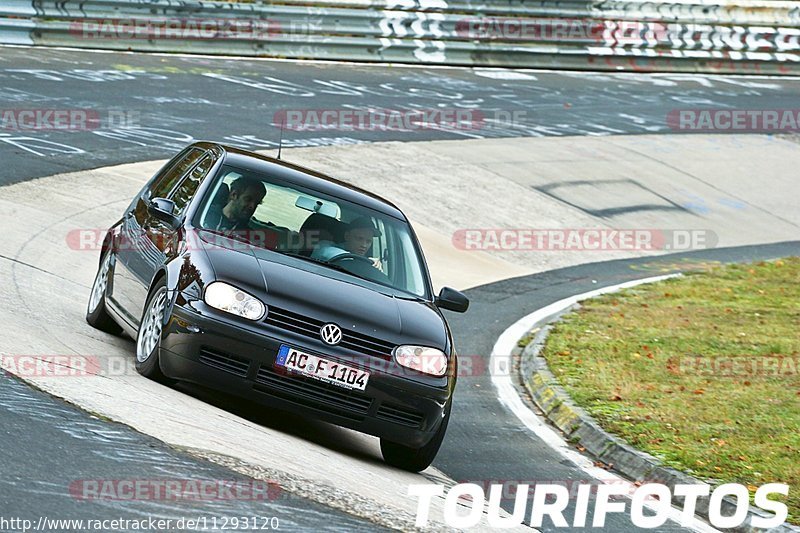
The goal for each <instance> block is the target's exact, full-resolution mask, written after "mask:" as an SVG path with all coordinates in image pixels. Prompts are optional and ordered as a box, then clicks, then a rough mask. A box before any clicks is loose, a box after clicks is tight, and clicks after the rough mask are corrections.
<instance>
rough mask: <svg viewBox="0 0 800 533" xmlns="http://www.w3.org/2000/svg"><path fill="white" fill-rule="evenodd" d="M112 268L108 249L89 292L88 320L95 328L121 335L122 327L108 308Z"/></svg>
mask: <svg viewBox="0 0 800 533" xmlns="http://www.w3.org/2000/svg"><path fill="white" fill-rule="evenodd" d="M110 269H111V251H110V250H108V251H106V254H105V256H103V258H102V259H101V261H100V266H99V267H98V268H97V275H96V276H95V277H94V283H93V284H92V292H91V294H89V303H88V305H87V306H86V322H88V323H89V325H90V326H92V327H93V328H96V329H99V330H100V331H105V332H106V333H111V334H112V335H119V334H120V333H121V332H122V328H121V327H120V326H119V324H117V323H116V322H114V319H113V318H111V315H109V314H108V310H106V290H107V289H108V276H109V271H110Z"/></svg>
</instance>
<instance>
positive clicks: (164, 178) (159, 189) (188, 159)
mask: <svg viewBox="0 0 800 533" xmlns="http://www.w3.org/2000/svg"><path fill="white" fill-rule="evenodd" d="M202 155H203V151H202V150H200V149H199V148H193V149H191V150H189V152H187V153H186V155H185V156H184V157H183V158H182V159H179V160H178V161H176V162H175V164H173V165H172V166H171V167H170V168H169V169H167V171H166V172H164V174H162V175H161V176H159V177H158V179H156V181H155V183H153V186H152V187H151V188H150V190H149V191H148V193H149V194H148V195H147V198H148V199H150V198H166V197H167V195H169V193H170V191H172V188H173V187H175V185H176V184H177V183H178V181H179V180H180V179H181V178H182V177H183V175H184V174H186V171H188V170H189V169H190V168H192V165H194V164H195V163H197V160H198V159H200V156H202Z"/></svg>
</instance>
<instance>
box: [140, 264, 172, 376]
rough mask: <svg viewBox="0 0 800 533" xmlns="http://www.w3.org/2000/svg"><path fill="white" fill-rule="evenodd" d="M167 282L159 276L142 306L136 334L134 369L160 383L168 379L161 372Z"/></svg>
mask: <svg viewBox="0 0 800 533" xmlns="http://www.w3.org/2000/svg"><path fill="white" fill-rule="evenodd" d="M167 295H168V292H167V283H166V281H165V279H164V278H161V279H160V280H159V281H158V282H157V283H156V284H155V286H154V287H153V290H152V291H150V296H149V297H148V298H147V303H146V304H145V306H144V313H143V314H142V320H141V321H140V322H139V333H138V335H137V336H136V371H137V372H139V373H140V374H141V375H143V376H144V377H146V378H150V379H152V380H154V381H159V382H161V383H165V382H168V381H169V380H168V379H167V378H166V376H164V374H163V373H162V372H161V365H160V364H159V358H160V354H161V333H162V331H163V329H164V323H165V321H166V320H165V315H166V310H167V304H168V303H169V302H168V298H167Z"/></svg>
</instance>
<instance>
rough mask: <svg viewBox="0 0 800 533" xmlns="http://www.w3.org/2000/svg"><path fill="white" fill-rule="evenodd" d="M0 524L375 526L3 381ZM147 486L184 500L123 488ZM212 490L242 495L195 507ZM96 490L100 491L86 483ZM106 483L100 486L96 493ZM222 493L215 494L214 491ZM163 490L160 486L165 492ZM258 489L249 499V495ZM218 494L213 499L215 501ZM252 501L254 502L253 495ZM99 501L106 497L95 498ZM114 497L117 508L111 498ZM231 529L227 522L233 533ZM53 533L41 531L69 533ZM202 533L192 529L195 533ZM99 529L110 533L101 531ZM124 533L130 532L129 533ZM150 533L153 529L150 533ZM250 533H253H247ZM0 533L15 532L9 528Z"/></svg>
mask: <svg viewBox="0 0 800 533" xmlns="http://www.w3.org/2000/svg"><path fill="white" fill-rule="evenodd" d="M0 449H2V450H3V453H2V454H0V473H2V475H0V517H2V518H4V519H6V520H10V519H12V518H19V519H28V520H32V521H33V524H37V523H38V521H39V519H40V517H45V518H47V519H52V520H70V519H75V520H80V519H83V520H102V519H109V520H110V519H128V520H142V519H147V518H151V517H152V518H156V519H170V520H172V524H173V525H172V527H171V528H169V529H167V530H169V531H178V530H180V529H179V527H178V520H180V519H181V518H183V519H193V520H198V519H200V518H201V517H205V522H204V523H205V524H206V525H207V526H208V527H209V529H210V526H211V524H213V523H214V522H213V520H214V519H216V524H217V525H218V526H222V525H223V523H225V522H224V521H225V520H226V519H227V520H228V521H231V519H232V518H233V517H237V518H238V519H239V520H240V522H239V524H240V525H241V524H244V523H245V522H244V518H245V517H246V518H247V519H248V520H250V523H251V524H252V523H253V521H254V520H255V522H256V524H257V526H258V527H256V528H252V529H254V530H255V529H259V530H260V529H261V527H262V526H264V525H271V524H274V523H273V522H271V520H272V519H273V518H277V520H278V522H277V523H278V526H279V527H278V530H280V531H284V530H288V531H300V530H302V531H306V530H317V529H319V530H327V531H348V532H349V531H375V530H376V529H381V528H379V527H378V526H376V525H375V524H373V523H371V522H367V521H364V520H359V519H356V518H354V517H352V516H350V515H347V514H345V513H342V512H340V511H337V510H335V509H332V508H330V507H326V506H323V505H319V504H317V503H314V502H310V501H308V500H304V499H302V498H299V497H297V496H295V495H293V494H291V493H288V492H284V491H282V490H281V489H280V488H279V487H278V486H277V485H275V486H270V487H268V488H265V487H264V485H263V484H261V485H255V486H253V485H248V483H250V479H249V478H247V477H245V476H242V475H241V474H238V473H236V472H233V471H231V470H228V469H226V468H224V467H221V466H219V465H216V464H214V463H210V462H205V461H200V460H195V459H192V458H191V457H189V456H187V455H185V454H183V453H179V452H177V451H175V450H173V449H171V448H169V447H167V446H166V445H164V444H163V443H161V442H160V441H158V440H156V439H154V438H151V437H148V436H146V435H142V434H141V433H138V432H136V431H134V430H132V429H130V428H128V427H127V426H123V425H121V424H115V423H109V422H106V421H103V420H100V419H97V418H95V417H91V416H90V415H88V414H87V413H85V412H84V411H81V410H79V409H77V408H75V407H73V406H71V405H68V404H66V403H64V402H62V401H60V400H56V399H53V398H52V397H50V396H49V395H47V394H45V393H43V392H40V391H37V390H34V389H31V388H30V387H28V386H27V385H25V384H23V383H21V382H19V381H18V380H17V379H15V378H11V377H9V376H7V375H5V373H3V372H0ZM133 480H139V481H140V482H141V481H146V482H147V485H146V486H151V487H156V486H158V484H159V483H167V482H171V483H172V482H175V481H179V482H181V483H183V485H182V487H184V488H185V490H186V491H187V492H185V493H184V494H185V495H186V499H178V500H175V499H171V498H163V497H159V496H157V495H156V492H155V489H151V491H150V492H147V491H146V490H145V489H142V490H140V491H139V492H138V493H136V494H137V495H136V496H134V495H133V493H132V492H129V491H127V490H128V489H126V485H125V484H124V482H128V481H133ZM201 481H202V482H205V483H211V486H212V487H217V486H220V487H221V486H224V485H225V484H227V486H229V487H234V488H235V487H237V486H238V487H240V488H241V492H239V493H238V496H233V497H231V495H233V494H234V493H233V492H225V490H220V492H219V493H215V492H213V490H212V492H210V493H206V494H207V495H206V496H203V497H201V498H199V499H193V498H192V492H191V491H192V485H191V484H190V483H192V482H198V483H199V482H201ZM93 482H96V483H97V485H92V484H91V483H93ZM101 483H102V484H101ZM218 484H219V485H218ZM161 486H165V485H161ZM248 487H254V490H255V492H252V493H251V492H248V490H249V489H248ZM215 494H219V497H217V496H215ZM251 494H253V495H252V496H251ZM97 496H104V497H108V498H100V497H97ZM114 498H117V499H114ZM232 524H233V522H229V523H228V528H229V529H231V526H232ZM77 529H78V527H75V525H74V524H73V525H72V527H57V526H56V524H54V523H50V527H46V528H44V529H43V530H44V531H74V530H77ZM200 529H202V528H200V527H198V528H193V529H192V530H200ZM105 530H112V528H106V529H105ZM128 530H134V529H133V528H131V529H128ZM150 530H151V531H154V529H150ZM247 530H248V531H250V530H251V528H247ZM0 531H20V529H13V528H5V529H4V526H3V525H2V523H0Z"/></svg>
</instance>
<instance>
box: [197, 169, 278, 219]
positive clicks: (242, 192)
mask: <svg viewBox="0 0 800 533" xmlns="http://www.w3.org/2000/svg"><path fill="white" fill-rule="evenodd" d="M266 195H267V189H266V187H264V184H263V183H262V182H261V180H258V179H255V178H248V177H245V176H242V177H240V178H236V180H234V182H233V183H231V192H230V194H229V195H228V203H226V204H225V206H224V207H222V208H220V207H218V206H214V207H211V208H210V209H209V211H208V214H207V215H206V218H205V221H204V226H205V227H206V228H209V229H214V230H221V231H224V230H249V229H253V226H252V225H251V224H250V219H251V218H252V217H253V213H255V212H256V207H258V205H259V204H260V203H261V202H262V200H264V197H265V196H266Z"/></svg>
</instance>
